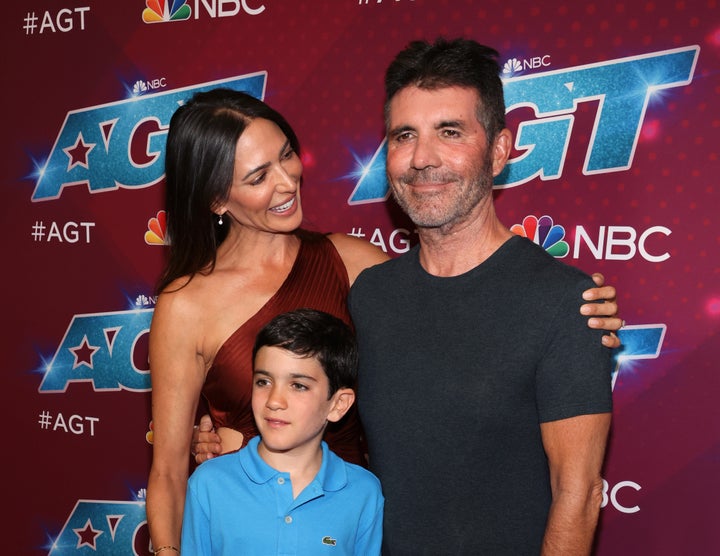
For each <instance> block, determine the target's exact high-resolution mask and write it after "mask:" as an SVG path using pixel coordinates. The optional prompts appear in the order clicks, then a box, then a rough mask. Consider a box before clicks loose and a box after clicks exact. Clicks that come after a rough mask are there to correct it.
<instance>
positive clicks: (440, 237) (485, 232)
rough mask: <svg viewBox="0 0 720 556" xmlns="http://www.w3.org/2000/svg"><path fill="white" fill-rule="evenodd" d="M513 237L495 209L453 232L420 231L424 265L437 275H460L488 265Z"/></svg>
mask: <svg viewBox="0 0 720 556" xmlns="http://www.w3.org/2000/svg"><path fill="white" fill-rule="evenodd" d="M512 235H513V234H512V232H511V231H510V230H508V229H507V228H506V227H505V226H504V225H503V224H502V223H501V222H500V221H499V220H498V218H497V216H496V215H495V211H494V209H493V208H492V206H491V207H489V208H488V209H486V210H485V211H483V213H482V214H480V215H477V216H476V217H474V218H473V219H472V220H471V221H467V222H463V223H462V224H458V225H456V226H454V227H453V228H452V229H446V228H420V229H418V236H419V238H420V254H419V256H420V264H421V265H422V267H423V268H424V269H425V270H426V271H427V272H428V273H429V274H432V275H434V276H444V277H449V276H459V275H460V274H464V273H465V272H468V271H469V270H472V269H473V268H475V267H476V266H478V265H479V264H481V263H482V262H484V261H485V260H486V259H487V258H488V257H489V256H490V255H492V254H493V253H494V252H495V251H496V250H497V249H498V248H499V247H500V246H501V245H502V244H503V243H505V242H506V241H507V240H508V239H509V238H510V237H512Z"/></svg>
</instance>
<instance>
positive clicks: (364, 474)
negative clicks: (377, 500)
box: [325, 449, 381, 494]
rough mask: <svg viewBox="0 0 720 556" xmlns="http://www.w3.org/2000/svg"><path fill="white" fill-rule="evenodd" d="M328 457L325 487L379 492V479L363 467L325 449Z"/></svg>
mask: <svg viewBox="0 0 720 556" xmlns="http://www.w3.org/2000/svg"><path fill="white" fill-rule="evenodd" d="M325 455H327V457H328V465H327V472H326V478H325V487H326V488H331V489H338V490H339V489H341V488H349V489H350V490H353V491H358V490H362V491H365V492H377V493H378V494H379V493H380V492H381V488H380V479H378V478H377V477H376V476H375V474H374V473H372V472H371V471H369V470H368V469H365V468H364V467H362V466H360V465H357V464H354V463H350V462H348V461H345V460H344V459H342V458H341V457H340V456H338V455H337V454H335V453H334V452H333V451H332V450H330V449H327V450H325Z"/></svg>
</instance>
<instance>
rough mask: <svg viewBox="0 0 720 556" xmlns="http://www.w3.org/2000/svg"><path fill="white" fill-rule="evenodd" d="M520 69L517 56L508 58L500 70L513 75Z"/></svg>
mask: <svg viewBox="0 0 720 556" xmlns="http://www.w3.org/2000/svg"><path fill="white" fill-rule="evenodd" d="M521 71H522V64H521V63H520V60H518V59H517V58H510V59H509V60H508V61H507V62H505V64H504V65H503V68H502V72H503V73H504V74H505V75H509V76H513V75H515V74H516V73H518V72H521Z"/></svg>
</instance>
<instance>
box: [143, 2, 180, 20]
mask: <svg viewBox="0 0 720 556" xmlns="http://www.w3.org/2000/svg"><path fill="white" fill-rule="evenodd" d="M145 5H146V6H147V7H146V8H145V9H144V10H143V12H142V20H143V21H144V22H145V23H165V22H167V21H185V20H186V19H190V13H191V10H190V6H188V5H187V4H186V3H185V0H145Z"/></svg>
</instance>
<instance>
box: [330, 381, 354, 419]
mask: <svg viewBox="0 0 720 556" xmlns="http://www.w3.org/2000/svg"><path fill="white" fill-rule="evenodd" d="M353 403H355V391H354V390H353V389H352V388H340V390H338V391H337V392H335V393H334V394H333V404H332V407H331V408H330V411H329V412H328V416H327V420H328V421H330V422H332V423H337V422H338V421H339V420H340V419H342V418H343V416H344V415H345V414H346V413H347V412H348V409H350V408H351V407H352V404H353Z"/></svg>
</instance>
